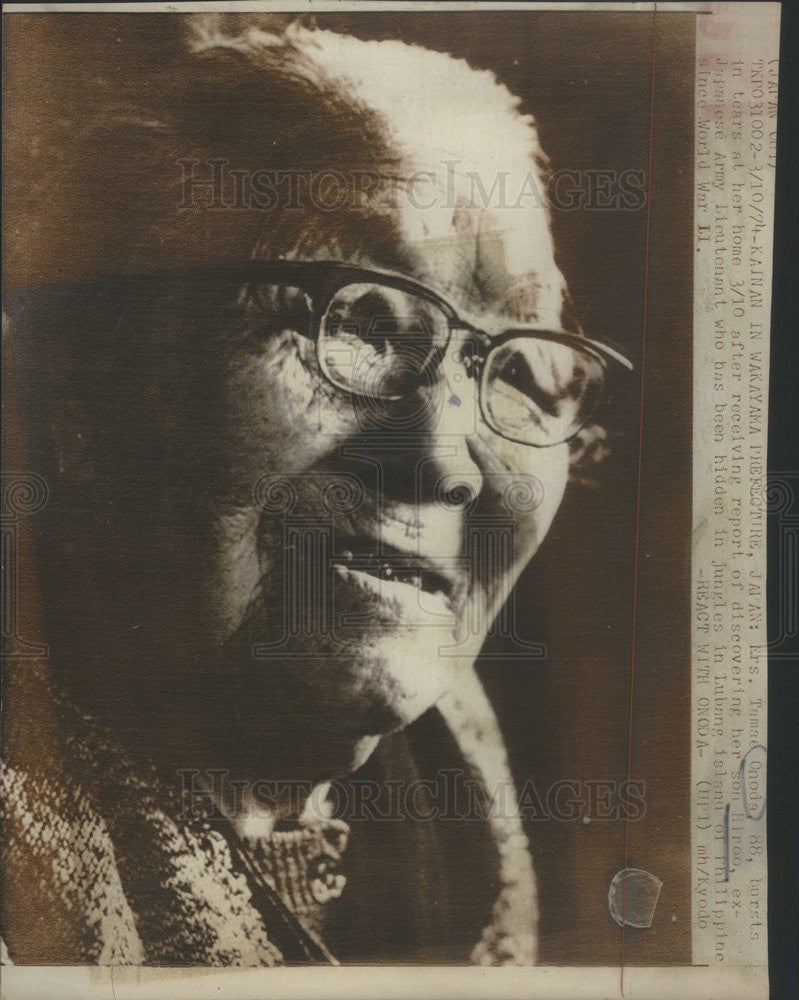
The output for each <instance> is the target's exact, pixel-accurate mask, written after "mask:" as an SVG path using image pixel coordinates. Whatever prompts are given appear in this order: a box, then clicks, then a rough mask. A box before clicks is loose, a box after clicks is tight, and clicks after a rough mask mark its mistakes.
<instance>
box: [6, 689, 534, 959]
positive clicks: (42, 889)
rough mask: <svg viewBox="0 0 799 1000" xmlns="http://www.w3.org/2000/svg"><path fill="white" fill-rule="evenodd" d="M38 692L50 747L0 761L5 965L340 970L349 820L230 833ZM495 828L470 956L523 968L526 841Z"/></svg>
mask: <svg viewBox="0 0 799 1000" xmlns="http://www.w3.org/2000/svg"><path fill="white" fill-rule="evenodd" d="M43 686H44V688H45V689H46V690H47V691H48V695H49V697H50V698H51V700H52V708H53V713H54V717H55V720H56V723H57V730H58V732H59V734H60V743H61V747H60V749H61V752H60V753H59V754H55V755H54V754H52V753H44V754H41V753H39V754H35V753H33V754H30V755H28V756H29V757H30V758H31V759H30V760H25V762H24V764H23V763H22V762H21V760H20V758H21V756H23V755H21V754H20V752H19V748H18V747H17V749H16V751H15V752H14V753H13V761H7V762H5V763H4V764H3V767H2V794H3V811H2V821H3V858H2V868H3V873H4V886H3V934H2V936H3V940H4V944H5V947H6V948H7V953H6V954H7V959H6V960H7V961H10V962H12V963H23V964H41V965H53V964H145V963H146V964H156V965H209V966H235V965H263V966H274V965H282V964H292V963H294V962H297V961H299V962H309V961H310V962H319V963H329V964H336V960H335V958H334V957H333V956H332V955H331V954H330V952H329V951H328V950H327V948H326V946H325V945H324V943H323V941H322V938H321V934H322V931H323V927H324V911H325V906H326V904H327V903H328V902H329V901H330V900H332V899H335V898H337V897H338V896H339V895H340V894H341V892H342V890H343V889H344V877H343V875H341V874H340V873H339V871H338V866H339V863H340V861H341V858H342V854H343V852H344V849H345V847H346V843H347V838H348V835H349V828H348V826H347V824H346V823H344V822H342V821H341V820H336V819H330V820H325V819H321V818H315V819H312V820H306V821H304V822H302V823H300V824H298V825H296V826H294V827H292V828H289V829H283V828H278V829H276V830H274V831H273V832H272V833H271V835H270V836H269V837H268V838H266V837H264V838H259V839H257V840H255V839H252V840H249V839H248V840H247V841H242V840H239V839H238V837H237V836H236V835H235V833H234V832H233V830H232V828H231V827H230V825H229V824H228V823H227V822H226V821H224V820H222V821H220V818H219V817H218V814H217V816H216V818H215V817H214V816H213V815H212V814H211V812H209V811H208V810H204V809H203V808H198V804H197V801H196V797H193V798H192V808H191V810H187V809H186V808H185V802H184V801H183V800H182V799H181V796H180V794H179V793H178V791H177V790H176V789H172V788H169V787H167V786H166V785H165V784H164V783H163V782H161V781H159V778H158V775H157V773H156V772H155V770H154V769H151V768H149V767H148V766H147V765H143V764H142V763H141V762H136V763H135V764H134V763H133V762H132V761H131V760H130V759H129V757H128V756H127V755H126V754H125V752H124V751H123V750H122V749H121V748H120V747H119V746H118V745H116V744H115V743H114V741H113V740H111V739H110V738H108V737H107V736H106V735H104V734H103V733H102V732H101V731H100V730H98V729H97V728H96V727H95V726H94V725H93V724H92V722H91V720H90V719H88V718H87V717H85V716H82V715H81V714H80V713H78V712H77V711H76V710H75V709H74V707H73V706H72V705H71V704H70V703H69V702H68V701H67V700H66V699H64V698H63V697H61V696H59V695H58V694H55V693H53V691H52V690H51V689H50V688H49V686H47V685H46V682H44V685H43ZM14 718H15V720H16V719H17V717H16V716H15V717H14ZM14 742H15V743H18V742H19V741H18V740H16V741H14ZM27 742H29V743H30V744H31V745H32V746H34V747H35V744H36V741H35V739H34V738H33V737H31V739H30V740H29V741H27ZM22 745H23V746H25V745H26V743H25V742H23V744H22ZM475 756H477V757H479V756H480V755H479V753H478V754H476V755H475V754H474V753H473V752H470V754H469V758H470V759H469V762H470V764H471V765H472V766H473V767H475V761H474V758H475ZM477 770H479V768H477ZM210 805H211V804H210V801H209V807H210ZM494 825H495V826H496V827H497V829H496V830H494V832H495V835H496V839H497V845H498V848H499V854H500V870H501V871H502V873H503V875H502V883H503V884H502V889H501V893H500V897H499V898H498V900H497V905H496V907H495V911H494V920H493V922H492V924H491V926H489V927H487V928H486V930H485V932H484V934H483V939H482V941H481V942H480V944H479V946H478V947H476V948H475V954H474V955H473V960H474V961H478V962H480V963H481V964H528V963H530V962H531V961H532V960H533V956H534V950H533V938H532V935H533V933H534V929H535V928H534V922H535V901H534V888H533V886H532V881H531V880H532V866H531V864H530V861H529V854H528V853H527V845H526V840H524V838H523V837H521V839H520V836H519V831H518V830H517V829H516V826H515V825H514V823H513V822H512V821H511V823H510V827H509V828H508V829H506V828H505V827H504V826H503V825H502V824H499V825H497V824H494ZM506 825H507V824H506ZM509 850H510V854H509ZM519 889H521V890H524V898H521V897H520V895H519V891H518V890H519ZM531 890H532V896H531V895H530V893H531Z"/></svg>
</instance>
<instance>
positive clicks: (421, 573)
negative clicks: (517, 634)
mask: <svg viewBox="0 0 799 1000" xmlns="http://www.w3.org/2000/svg"><path fill="white" fill-rule="evenodd" d="M374 547H375V546H374V542H371V543H370V544H369V546H368V547H367V546H365V545H364V543H363V542H360V543H359V541H358V540H357V539H352V538H348V539H345V540H343V541H342V544H341V545H340V546H339V547H338V552H337V553H336V554H335V555H334V556H333V564H334V565H335V566H341V567H343V568H344V569H345V570H348V571H351V572H354V573H357V574H359V575H360V574H365V575H367V576H371V577H373V578H374V579H375V580H378V581H381V582H383V583H386V584H404V585H406V586H411V587H415V588H416V589H417V590H419V591H422V592H423V593H427V594H437V595H441V596H442V597H444V598H445V600H446V601H447V602H448V603H450V602H452V600H453V598H454V597H455V594H456V592H457V591H458V590H459V587H458V580H459V577H460V573H458V572H457V571H456V570H454V569H453V570H452V571H447V570H444V569H442V568H441V567H438V566H435V565H434V564H433V563H432V562H430V560H428V559H426V558H425V557H423V556H419V555H416V554H412V555H409V554H408V553H403V552H400V551H399V550H397V549H393V548H391V547H390V546H386V545H383V546H382V547H381V551H380V552H379V553H376V552H375V551H374Z"/></svg>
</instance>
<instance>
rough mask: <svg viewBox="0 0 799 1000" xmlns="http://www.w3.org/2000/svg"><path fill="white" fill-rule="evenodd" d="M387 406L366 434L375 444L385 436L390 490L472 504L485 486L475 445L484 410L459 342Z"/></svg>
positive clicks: (458, 505) (452, 506) (446, 503)
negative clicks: (420, 382)
mask: <svg viewBox="0 0 799 1000" xmlns="http://www.w3.org/2000/svg"><path fill="white" fill-rule="evenodd" d="M384 406H385V409H384V410H383V416H384V417H385V420H383V419H381V420H380V421H379V424H380V428H379V429H378V427H376V426H375V425H374V424H373V427H372V430H371V431H370V432H367V433H368V436H370V437H372V438H373V443H376V442H374V435H377V436H379V437H380V438H381V439H383V440H384V441H385V448H384V449H383V451H382V454H383V461H382V462H381V464H382V465H383V477H384V478H383V484H384V488H385V489H386V492H387V493H388V494H389V495H391V496H393V497H394V498H396V499H400V498H402V499H404V500H406V501H411V502H413V503H416V504H418V503H423V504H429V503H433V504H436V505H437V506H440V507H442V508H444V509H446V510H447V511H453V510H457V509H465V508H467V507H469V506H470V505H471V504H472V503H473V502H474V501H475V500H476V499H477V497H478V496H479V494H480V492H481V490H482V488H483V472H482V470H481V468H480V465H479V464H478V462H477V461H476V458H475V455H476V451H475V449H473V447H472V444H471V442H472V440H473V438H474V436H475V434H476V433H477V430H478V424H479V421H480V412H479V406H478V394H477V385H476V383H475V382H474V380H473V379H470V378H469V377H468V376H467V374H466V371H465V368H464V366H463V363H462V361H461V360H460V357H459V354H458V350H457V347H452V348H450V349H449V350H448V351H447V353H446V355H445V356H444V358H443V359H442V361H441V363H440V365H439V366H438V367H437V369H436V370H435V371H434V372H432V373H431V375H430V378H429V379H427V380H426V381H425V383H424V384H423V385H422V386H420V387H419V388H418V389H417V390H416V391H415V392H413V393H411V394H409V395H408V396H406V397H404V398H403V399H401V400H397V401H396V402H392V403H389V404H384ZM389 428H391V429H390V430H389ZM411 488H412V489H413V495H411V494H410V492H409V491H410V489H411Z"/></svg>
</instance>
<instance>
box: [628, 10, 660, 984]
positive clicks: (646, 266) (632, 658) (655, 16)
mask: <svg viewBox="0 0 799 1000" xmlns="http://www.w3.org/2000/svg"><path fill="white" fill-rule="evenodd" d="M657 20H658V5H657V2H655V4H654V6H653V8H652V83H651V91H650V99H649V176H648V178H647V192H646V245H645V250H644V318H643V330H642V334H641V398H640V401H639V416H638V483H637V489H636V498H635V555H634V557H633V620H632V637H631V648H630V707H629V715H628V732H627V809H626V815H625V818H624V880H623V885H622V903H621V958H620V961H619V966H620V970H619V989H620V990H621V995H622V996H624V929H625V927H626V926H627V920H626V918H627V863H628V860H629V857H630V781H631V778H632V760H633V693H634V690H635V632H636V628H635V626H636V617H637V614H638V558H639V547H640V539H641V459H642V456H643V446H644V373H645V371H646V318H647V313H646V307H647V291H648V286H649V223H650V216H651V211H652V147H653V144H654V143H653V139H654V134H655V40H656V38H657Z"/></svg>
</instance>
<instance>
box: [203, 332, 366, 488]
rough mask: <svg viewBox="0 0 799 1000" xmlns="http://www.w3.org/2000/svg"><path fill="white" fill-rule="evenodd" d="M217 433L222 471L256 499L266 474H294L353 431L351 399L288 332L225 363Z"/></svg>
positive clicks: (307, 344) (307, 347) (301, 341)
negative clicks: (339, 389) (333, 387)
mask: <svg viewBox="0 0 799 1000" xmlns="http://www.w3.org/2000/svg"><path fill="white" fill-rule="evenodd" d="M221 397H222V399H221V406H220V410H221V412H220V419H219V428H218V434H217V442H218V448H219V455H220V461H221V465H222V468H223V470H224V475H225V476H226V477H227V478H228V480H229V484H228V485H230V486H233V487H234V488H235V490H236V492H237V495H240V497H241V501H242V502H243V503H244V502H251V501H252V499H253V498H256V499H257V498H258V497H259V494H260V492H261V491H262V490H263V488H264V481H263V477H264V476H280V475H296V474H298V473H299V474H302V472H303V470H305V469H308V468H310V467H311V466H312V465H313V464H314V463H315V462H318V461H319V460H320V458H322V457H323V456H324V455H325V453H326V452H329V451H332V450H333V449H334V448H335V446H336V442H337V441H338V440H339V439H340V438H341V437H343V436H345V435H347V434H349V433H351V430H352V424H353V413H352V406H351V405H350V404H349V402H348V400H346V399H344V398H342V397H341V394H339V393H337V392H336V391H335V390H334V389H332V387H331V386H329V385H328V383H327V382H326V381H325V380H324V379H323V378H322V376H321V375H320V374H319V373H318V371H317V368H316V358H315V351H314V347H313V345H312V344H311V343H310V342H309V341H308V340H307V338H304V337H301V336H299V335H297V334H293V333H291V332H286V333H285V334H283V335H282V336H277V337H273V338H272V339H271V340H270V343H269V344H268V345H265V346H264V348H263V350H262V351H260V352H259V353H255V352H254V351H252V352H244V351H241V352H239V353H238V354H237V355H236V356H234V357H233V358H232V359H230V361H229V362H228V365H227V367H226V371H225V380H224V384H223V387H222V393H221Z"/></svg>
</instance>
